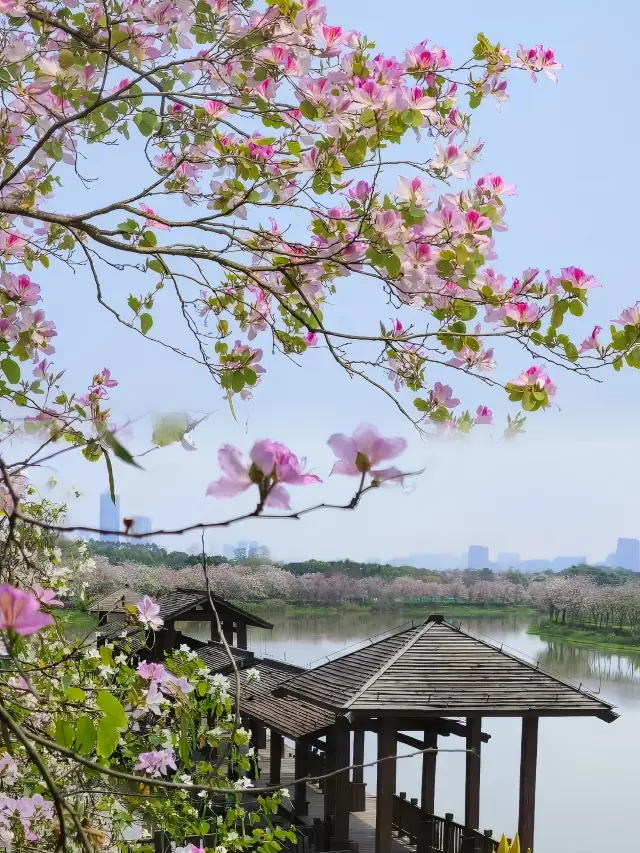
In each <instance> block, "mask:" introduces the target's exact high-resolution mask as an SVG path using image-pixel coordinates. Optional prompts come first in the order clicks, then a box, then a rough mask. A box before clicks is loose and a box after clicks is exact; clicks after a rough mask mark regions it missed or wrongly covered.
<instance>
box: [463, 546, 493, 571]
mask: <svg viewBox="0 0 640 853" xmlns="http://www.w3.org/2000/svg"><path fill="white" fill-rule="evenodd" d="M467 566H468V568H470V569H486V568H487V567H488V566H489V549H488V548H486V547H485V546H484V545H469V555H468V560H467Z"/></svg>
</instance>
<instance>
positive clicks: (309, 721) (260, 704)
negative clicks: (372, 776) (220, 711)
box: [200, 653, 336, 739]
mask: <svg viewBox="0 0 640 853" xmlns="http://www.w3.org/2000/svg"><path fill="white" fill-rule="evenodd" d="M200 655H201V656H202V653H200ZM251 666H252V668H253V669H257V670H258V672H259V674H260V680H259V681H252V682H249V680H248V679H249V676H248V674H247V670H246V669H245V670H242V671H241V672H240V681H241V685H242V700H241V701H242V705H241V707H242V711H243V713H245V714H247V715H248V716H250V717H253V719H255V720H257V721H258V722H260V723H262V724H263V725H265V726H267V727H268V728H273V729H275V730H276V731H277V732H279V733H280V734H281V735H284V736H285V737H288V738H291V739H295V738H301V737H305V735H310V734H314V733H318V732H321V731H322V730H323V729H326V728H328V727H329V726H331V725H333V723H334V722H335V719H336V717H335V714H332V713H331V712H330V711H326V710H324V709H323V708H319V707H318V706H317V705H313V704H311V703H308V702H302V701H300V700H299V699H293V698H290V697H288V696H284V697H276V696H274V695H273V690H274V689H275V688H276V687H277V686H278V685H279V684H282V682H283V681H284V680H285V679H287V678H291V676H292V675H295V674H297V673H301V672H305V670H303V669H301V667H298V666H292V665H291V664H286V663H281V662H280V661H276V660H270V659H268V658H265V659H262V660H261V659H256V660H254V661H252V663H251Z"/></svg>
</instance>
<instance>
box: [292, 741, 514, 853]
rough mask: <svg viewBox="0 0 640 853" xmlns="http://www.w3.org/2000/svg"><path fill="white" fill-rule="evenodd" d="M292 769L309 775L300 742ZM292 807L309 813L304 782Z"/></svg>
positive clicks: (306, 749)
mask: <svg viewBox="0 0 640 853" xmlns="http://www.w3.org/2000/svg"><path fill="white" fill-rule="evenodd" d="M294 768H295V769H294V775H295V778H296V779H302V778H304V777H305V776H308V775H309V745H308V744H306V743H303V742H302V741H297V742H296V752H295V758H294ZM293 807H294V809H295V811H296V814H298V815H306V814H308V813H309V803H308V802H307V783H306V782H296V784H295V785H294V793H293ZM525 853H526V852H525Z"/></svg>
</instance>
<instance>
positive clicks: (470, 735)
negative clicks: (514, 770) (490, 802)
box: [464, 717, 482, 829]
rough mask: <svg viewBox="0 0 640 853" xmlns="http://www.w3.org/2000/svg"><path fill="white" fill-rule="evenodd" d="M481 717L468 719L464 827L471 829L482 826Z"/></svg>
mask: <svg viewBox="0 0 640 853" xmlns="http://www.w3.org/2000/svg"><path fill="white" fill-rule="evenodd" d="M481 734H482V719H481V717H467V749H472V750H473V753H472V752H467V755H466V765H467V766H466V775H465V787H464V825H465V826H466V827H468V828H469V829H478V827H479V826H480V747H481V745H482V741H481V739H480V736H481ZM474 753H475V754H474Z"/></svg>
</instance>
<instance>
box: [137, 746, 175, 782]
mask: <svg viewBox="0 0 640 853" xmlns="http://www.w3.org/2000/svg"><path fill="white" fill-rule="evenodd" d="M135 769H136V770H138V771H140V772H142V773H147V774H148V775H149V776H153V777H158V776H166V775H167V773H168V772H169V770H177V767H176V762H175V758H174V755H173V750H172V749H159V750H156V751H155V752H141V753H140V755H139V756H138V763H137V764H136V765H135Z"/></svg>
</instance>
